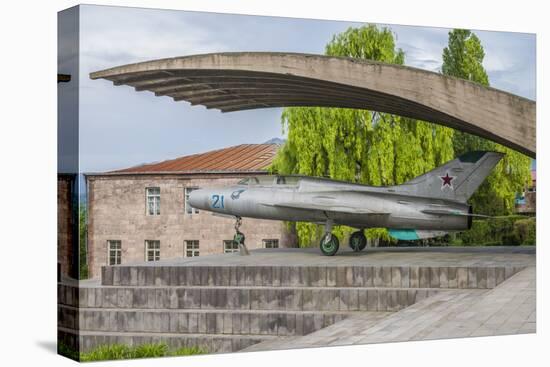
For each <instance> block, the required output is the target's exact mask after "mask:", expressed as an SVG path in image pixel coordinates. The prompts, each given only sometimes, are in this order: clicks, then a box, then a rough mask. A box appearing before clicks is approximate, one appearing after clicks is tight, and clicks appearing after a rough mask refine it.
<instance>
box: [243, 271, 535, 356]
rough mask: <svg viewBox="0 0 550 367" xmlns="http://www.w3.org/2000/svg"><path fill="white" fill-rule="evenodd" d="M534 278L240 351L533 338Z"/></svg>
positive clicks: (523, 274)
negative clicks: (451, 340) (505, 337)
mask: <svg viewBox="0 0 550 367" xmlns="http://www.w3.org/2000/svg"><path fill="white" fill-rule="evenodd" d="M535 276H536V270H535V267H528V268H526V269H525V270H522V271H520V272H519V273H517V274H515V275H513V276H512V277H511V278H509V279H508V280H506V281H504V282H503V283H502V284H501V285H499V286H498V287H496V288H494V289H491V290H488V291H484V290H471V289H469V290H453V291H445V292H440V293H438V294H436V295H434V296H431V297H428V298H426V299H424V300H422V301H420V302H418V303H416V304H414V305H412V306H409V307H407V308H405V309H403V310H401V311H398V312H395V313H391V314H387V315H384V316H382V317H380V316H373V315H372V314H364V315H356V316H352V317H349V318H347V319H345V320H343V321H340V322H338V323H336V324H333V325H331V326H328V327H326V328H324V329H321V330H319V331H316V332H313V333H311V334H309V335H305V336H301V337H289V338H285V339H278V340H272V341H265V342H262V343H259V344H255V345H253V346H251V347H248V348H246V349H245V350H244V351H260V350H273V349H295V348H308V347H322V346H336V345H353V344H370V343H389V342H404V341H418V340H430V339H448V338H462V337H474V336H495V335H509V334H524V333H534V332H536V291H535V283H536V282H535Z"/></svg>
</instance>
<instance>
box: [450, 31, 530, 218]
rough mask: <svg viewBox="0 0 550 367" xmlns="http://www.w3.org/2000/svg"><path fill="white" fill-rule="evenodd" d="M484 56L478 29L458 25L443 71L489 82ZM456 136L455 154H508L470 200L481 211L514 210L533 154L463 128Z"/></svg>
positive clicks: (506, 212) (486, 83) (476, 210)
mask: <svg viewBox="0 0 550 367" xmlns="http://www.w3.org/2000/svg"><path fill="white" fill-rule="evenodd" d="M484 57H485V52H484V50H483V46H482V45H481V41H480V40H479V38H478V37H477V36H476V35H475V34H474V33H472V32H471V31H469V30H465V29H455V30H453V31H451V32H449V42H448V46H447V47H445V49H444V50H443V66H442V68H441V71H442V72H443V74H445V75H449V76H454V77H456V78H461V79H466V80H470V81H472V82H476V83H479V84H481V85H484V86H488V85H489V77H488V76H487V73H486V72H485V69H484V68H483V58H484ZM452 140H453V144H452V146H453V148H454V155H455V156H459V155H461V154H463V153H466V152H468V151H473V150H490V151H499V152H503V153H505V154H506V155H505V157H504V158H503V160H502V161H501V162H500V163H499V164H498V165H497V167H496V168H495V169H494V170H493V171H492V173H491V174H490V175H489V177H487V179H486V180H485V182H484V183H483V184H482V185H481V186H480V187H479V188H478V190H477V191H476V193H475V194H474V195H473V196H472V197H471V198H470V204H471V205H472V206H473V207H474V212H477V213H483V214H488V215H507V214H511V213H512V210H513V209H514V199H515V195H516V193H518V192H522V191H523V190H524V188H525V185H526V184H528V183H529V181H530V179H531V178H530V173H529V168H530V163H531V161H530V159H529V157H527V156H525V155H523V154H521V153H519V152H516V151H513V150H512V149H509V148H506V147H503V146H501V145H499V144H497V143H494V142H492V141H490V140H487V139H484V138H480V137H477V136H475V135H471V134H468V133H464V132H461V131H455V133H454V136H453V139H452Z"/></svg>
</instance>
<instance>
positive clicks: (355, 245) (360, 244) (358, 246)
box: [349, 231, 367, 252]
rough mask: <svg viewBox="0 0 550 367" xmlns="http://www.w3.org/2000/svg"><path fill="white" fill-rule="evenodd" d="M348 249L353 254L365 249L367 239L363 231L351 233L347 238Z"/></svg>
mask: <svg viewBox="0 0 550 367" xmlns="http://www.w3.org/2000/svg"><path fill="white" fill-rule="evenodd" d="M349 247H351V249H352V250H353V251H355V252H359V251H362V250H364V249H365V247H367V237H365V234H364V233H363V231H357V232H353V233H352V234H351V236H350V237H349Z"/></svg>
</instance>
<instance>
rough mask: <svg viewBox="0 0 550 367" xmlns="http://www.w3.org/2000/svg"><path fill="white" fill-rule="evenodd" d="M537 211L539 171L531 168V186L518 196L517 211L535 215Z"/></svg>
mask: <svg viewBox="0 0 550 367" xmlns="http://www.w3.org/2000/svg"><path fill="white" fill-rule="evenodd" d="M536 212H537V171H536V170H534V169H533V170H531V186H529V187H527V188H526V189H525V191H524V192H523V193H522V195H518V196H517V197H516V213H518V214H526V215H535V214H536Z"/></svg>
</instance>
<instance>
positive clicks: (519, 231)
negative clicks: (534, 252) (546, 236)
mask: <svg viewBox="0 0 550 367" xmlns="http://www.w3.org/2000/svg"><path fill="white" fill-rule="evenodd" d="M536 227H537V223H536V220H535V218H529V219H520V220H518V221H516V222H515V223H514V236H515V237H516V238H517V239H518V242H519V243H520V244H522V245H527V246H533V245H535V244H536V241H537V234H536Z"/></svg>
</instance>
